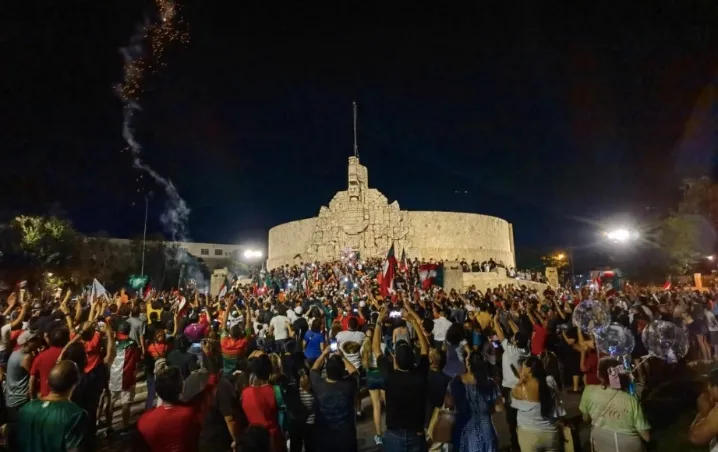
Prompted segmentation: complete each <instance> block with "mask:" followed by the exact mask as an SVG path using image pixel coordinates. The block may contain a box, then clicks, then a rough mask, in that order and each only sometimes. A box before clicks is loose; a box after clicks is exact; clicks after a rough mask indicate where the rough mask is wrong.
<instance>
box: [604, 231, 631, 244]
mask: <svg viewBox="0 0 718 452" xmlns="http://www.w3.org/2000/svg"><path fill="white" fill-rule="evenodd" d="M603 235H604V236H605V237H606V238H607V239H608V240H610V241H611V242H613V243H621V244H623V243H628V242H630V241H633V240H636V239H638V237H639V234H638V231H636V230H631V229H627V228H616V229H612V230H610V231H606V232H604V233H603Z"/></svg>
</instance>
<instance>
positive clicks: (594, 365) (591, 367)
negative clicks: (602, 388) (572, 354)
mask: <svg viewBox="0 0 718 452" xmlns="http://www.w3.org/2000/svg"><path fill="white" fill-rule="evenodd" d="M581 370H582V371H583V372H584V373H585V374H586V384H587V385H600V384H601V380H599V379H598V353H596V351H595V350H589V351H587V352H586V357H585V358H584V359H583V367H581Z"/></svg>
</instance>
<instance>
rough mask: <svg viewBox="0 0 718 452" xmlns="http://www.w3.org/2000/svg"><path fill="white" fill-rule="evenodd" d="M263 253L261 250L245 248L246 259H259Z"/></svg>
mask: <svg viewBox="0 0 718 452" xmlns="http://www.w3.org/2000/svg"><path fill="white" fill-rule="evenodd" d="M262 254H263V253H262V252H261V251H260V250H244V257H245V259H258V258H260V257H262Z"/></svg>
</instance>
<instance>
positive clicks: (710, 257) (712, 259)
mask: <svg viewBox="0 0 718 452" xmlns="http://www.w3.org/2000/svg"><path fill="white" fill-rule="evenodd" d="M715 258H716V257H715V256H714V255H712V254H711V255H710V256H706V259H708V260H709V261H711V262H713V261H714V260H715Z"/></svg>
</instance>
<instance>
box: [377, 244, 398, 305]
mask: <svg viewBox="0 0 718 452" xmlns="http://www.w3.org/2000/svg"><path fill="white" fill-rule="evenodd" d="M395 269H396V257H395V256H394V244H393V243H392V244H391V248H389V252H388V253H387V255H386V260H385V261H384V265H383V267H382V270H381V282H380V286H379V289H380V291H381V296H382V297H387V296H389V293H393V292H394V271H395Z"/></svg>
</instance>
